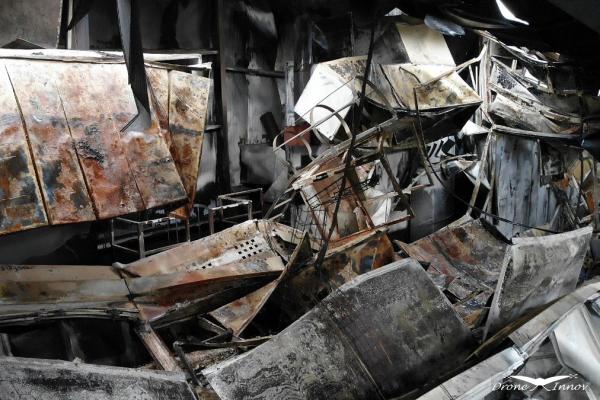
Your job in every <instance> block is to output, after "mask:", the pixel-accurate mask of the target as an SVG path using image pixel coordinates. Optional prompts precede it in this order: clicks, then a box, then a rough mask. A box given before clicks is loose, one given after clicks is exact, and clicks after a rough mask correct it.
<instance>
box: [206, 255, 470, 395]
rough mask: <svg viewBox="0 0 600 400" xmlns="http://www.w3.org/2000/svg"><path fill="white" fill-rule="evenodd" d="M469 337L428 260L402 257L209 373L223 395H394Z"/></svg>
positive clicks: (458, 353)
mask: <svg viewBox="0 0 600 400" xmlns="http://www.w3.org/2000/svg"><path fill="white" fill-rule="evenodd" d="M470 338H471V337H470V333H469V331H468V330H467V329H466V327H465V326H464V325H463V324H462V322H461V321H460V319H459V318H458V316H457V315H456V314H455V313H454V311H453V310H452V307H451V305H450V304H449V302H448V300H447V299H446V298H445V297H444V295H443V294H442V293H441V292H440V291H439V290H438V289H437V288H436V287H435V285H434V284H433V283H432V282H431V280H430V279H429V277H428V276H427V274H426V273H425V271H424V270H423V268H422V267H421V266H420V265H419V264H418V263H416V262H415V261H414V260H402V261H398V262H396V263H393V264H390V265H387V266H385V267H383V268H380V269H378V270H375V271H371V272H368V273H366V274H363V275H361V276H360V277H358V278H356V279H354V280H353V281H352V282H350V283H348V284H346V285H344V286H342V287H341V288H340V289H339V290H338V291H335V292H334V293H332V294H331V295H330V296H329V297H327V298H326V299H325V300H323V302H321V303H320V304H319V305H318V306H317V307H315V308H314V309H313V310H311V311H310V312H309V313H307V314H306V315H304V316H303V317H301V318H300V319H299V320H297V321H296V322H295V323H293V324H292V325H290V326H289V327H288V328H287V329H285V330H284V331H283V332H281V333H280V334H279V335H277V336H276V337H274V338H273V339H271V340H270V341H269V342H267V343H265V344H263V345H261V346H259V347H257V348H256V349H254V350H252V351H250V352H248V353H246V354H243V355H241V356H239V357H236V358H234V359H232V360H228V361H225V362H224V363H221V364H217V365H215V366H213V367H210V368H208V369H206V370H204V371H203V373H204V374H205V376H206V377H207V378H208V380H209V382H210V383H211V386H212V387H213V388H214V389H215V391H216V392H217V394H218V395H219V396H220V397H221V398H222V399H234V398H247V399H251V398H286V397H301V398H313V399H331V398H333V399H349V398H387V397H391V396H395V395H399V394H402V393H406V392H407V391H410V390H411V389H413V388H416V387H417V386H418V385H420V384H423V383H425V382H427V381H429V380H430V379H432V378H433V377H434V376H439V375H441V374H444V373H446V372H448V371H450V370H452V369H454V368H455V367H457V366H458V365H459V364H460V362H461V360H463V359H464V358H465V357H466V355H467V347H468V344H469V343H470ZM432 371H433V374H432Z"/></svg>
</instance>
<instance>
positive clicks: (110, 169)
mask: <svg viewBox="0 0 600 400" xmlns="http://www.w3.org/2000/svg"><path fill="white" fill-rule="evenodd" d="M46 74H48V76H50V77H52V78H53V82H55V85H56V87H57V90H58V92H59V94H60V97H61V100H62V104H63V107H64V113H65V116H66V118H67V122H68V124H69V127H68V129H69V131H70V133H71V136H72V137H73V140H74V142H75V149H76V151H77V155H78V157H79V162H80V163H81V169H82V171H83V173H84V175H85V178H86V180H87V183H88V186H89V192H90V196H91V198H92V200H93V201H94V206H95V210H96V212H97V215H98V218H111V217H115V216H117V215H123V214H129V213H132V212H135V211H138V210H141V209H143V208H144V206H143V203H142V199H141V197H140V193H139V191H138V188H137V185H136V182H135V179H134V176H133V174H132V172H131V169H130V168H129V163H128V161H127V158H126V157H125V149H124V146H123V143H122V141H121V133H120V132H119V131H120V129H121V128H122V127H120V126H118V125H117V124H116V123H115V117H114V115H115V114H117V113H119V112H121V110H120V109H119V108H117V107H118V105H117V104H116V102H115V101H114V97H113V96H116V95H117V92H118V87H119V86H127V71H126V70H125V69H124V68H122V66H121V65H118V64H99V65H94V64H83V63H81V64H66V63H54V64H52V65H47V70H46ZM84 77H88V78H87V79H85V78H84ZM107 93H111V94H112V95H111V96H108V97H107Z"/></svg>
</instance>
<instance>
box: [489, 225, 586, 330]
mask: <svg viewBox="0 0 600 400" xmlns="http://www.w3.org/2000/svg"><path fill="white" fill-rule="evenodd" d="M591 237H592V227H591V226H588V227H585V228H580V229H577V230H574V231H571V232H566V233H559V234H555V235H546V236H541V237H531V238H516V239H514V240H513V241H514V245H513V246H511V247H510V248H509V249H508V250H507V253H506V257H505V258H504V262H503V265H502V271H501V273H500V277H499V279H498V284H497V286H496V290H495V292H494V299H493V300H492V306H491V308H490V313H489V316H488V319H487V323H486V333H494V332H496V331H497V330H499V329H501V328H502V327H504V326H505V325H506V324H508V323H509V322H511V321H514V320H515V319H517V318H519V317H520V316H522V315H524V314H525V313H527V311H530V310H533V309H535V308H537V307H541V306H544V305H546V304H548V303H550V302H552V301H554V300H556V299H558V298H559V297H562V296H564V295H566V294H568V293H570V292H572V291H573V290H575V286H576V285H577V280H578V279H579V273H580V272H581V267H582V265H583V259H584V257H585V254H586V252H587V249H588V247H589V244H590V239H591Z"/></svg>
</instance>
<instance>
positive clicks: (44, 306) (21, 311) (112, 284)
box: [0, 265, 138, 325]
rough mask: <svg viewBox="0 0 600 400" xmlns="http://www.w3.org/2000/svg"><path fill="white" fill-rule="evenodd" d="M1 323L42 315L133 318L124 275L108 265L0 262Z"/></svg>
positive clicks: (21, 321) (134, 313)
mask: <svg viewBox="0 0 600 400" xmlns="http://www.w3.org/2000/svg"><path fill="white" fill-rule="evenodd" d="M0 294H1V295H0V324H3V325H4V324H11V323H17V324H27V323H34V322H35V321H38V320H39V319H40V318H47V319H53V318H65V317H68V316H71V317H95V318H111V319H114V318H133V319H137V315H138V310H137V309H136V308H135V306H134V304H133V303H131V302H130V300H129V294H130V293H129V290H128V288H127V285H126V284H125V282H124V281H123V280H122V279H121V276H120V275H119V274H118V273H117V272H115V271H114V270H113V269H112V268H111V267H107V266H95V265H94V266H71V265H68V266H64V265H63V266H61V265H53V266H44V265H14V266H13V265H3V266H0Z"/></svg>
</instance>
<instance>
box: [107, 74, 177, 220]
mask: <svg viewBox="0 0 600 400" xmlns="http://www.w3.org/2000/svg"><path fill="white" fill-rule="evenodd" d="M115 73H117V74H118V75H117V76H116V77H115V79H119V80H120V84H116V85H114V86H112V87H111V89H112V91H111V98H112V99H113V101H114V102H115V103H114V107H115V110H119V112H118V113H116V114H114V120H115V124H116V126H117V128H118V129H120V130H122V129H123V128H124V127H125V126H126V125H127V124H128V123H129V122H130V121H131V120H132V119H133V118H134V117H135V116H136V115H137V108H136V105H135V100H134V98H133V95H132V94H131V90H130V88H129V86H128V85H127V84H126V82H127V70H126V69H125V67H124V66H123V65H120V69H119V70H118V71H117V70H115ZM121 140H122V142H123V147H124V149H125V154H126V157H127V160H128V162H129V167H130V168H131V171H132V173H133V176H134V178H135V182H136V184H137V188H138V190H139V192H140V195H141V197H142V201H143V203H144V208H146V209H148V208H153V207H158V206H161V205H165V204H169V203H175V202H178V201H182V200H184V199H185V198H186V197H187V196H186V194H185V189H184V187H183V185H182V183H181V178H180V177H179V174H178V173H177V167H176V166H175V163H174V161H173V157H172V156H171V153H170V152H169V149H168V147H167V142H166V140H165V138H164V136H163V135H162V133H161V129H160V126H159V122H158V118H157V116H156V112H154V114H153V115H152V123H151V126H150V128H148V129H146V130H145V131H140V130H135V129H131V130H126V131H125V132H122V133H121Z"/></svg>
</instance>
